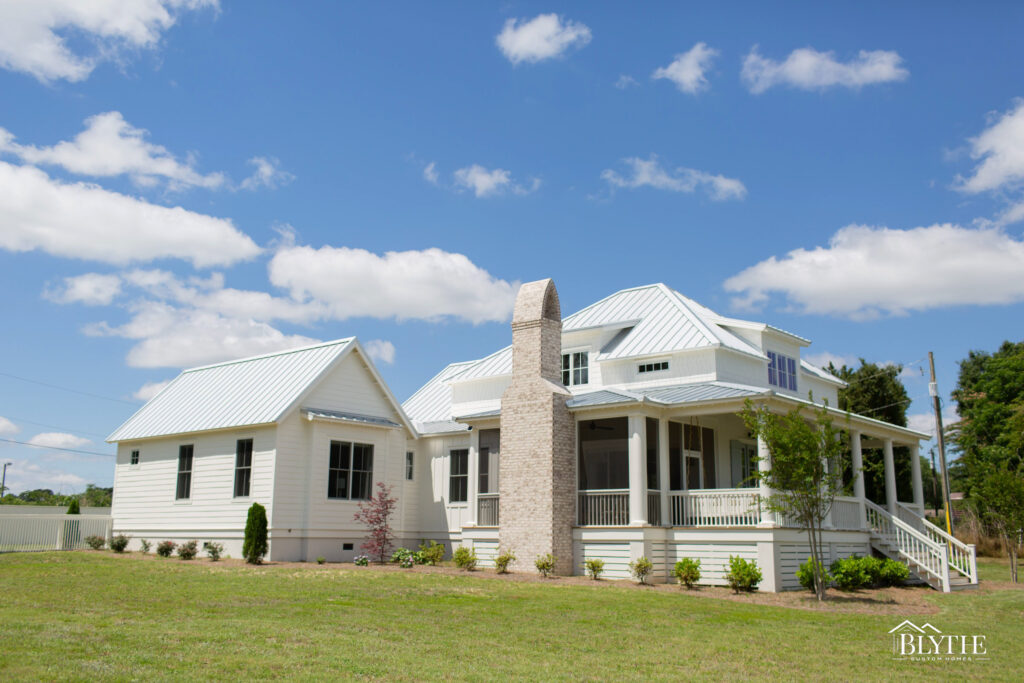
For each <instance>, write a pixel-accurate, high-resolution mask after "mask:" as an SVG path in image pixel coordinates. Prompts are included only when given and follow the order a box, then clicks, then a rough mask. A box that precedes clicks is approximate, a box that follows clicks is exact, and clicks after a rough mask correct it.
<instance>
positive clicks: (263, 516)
mask: <svg viewBox="0 0 1024 683" xmlns="http://www.w3.org/2000/svg"><path fill="white" fill-rule="evenodd" d="M266 554H267V509H266V508H265V507H263V506H262V505H260V504H259V503H253V504H252V506H250V507H249V517H248V519H246V520H245V541H243V543H242V556H243V557H245V561H246V562H248V563H249V564H261V563H262V562H263V556H264V555H266Z"/></svg>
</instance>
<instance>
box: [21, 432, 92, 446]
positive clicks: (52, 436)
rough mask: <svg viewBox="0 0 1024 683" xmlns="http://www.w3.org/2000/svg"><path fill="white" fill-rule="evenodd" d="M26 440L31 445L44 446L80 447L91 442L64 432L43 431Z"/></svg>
mask: <svg viewBox="0 0 1024 683" xmlns="http://www.w3.org/2000/svg"><path fill="white" fill-rule="evenodd" d="M28 442H29V443H30V444H32V445H33V446H44V447H46V448H82V447H83V446H88V445H89V444H90V443H92V442H91V441H89V439H86V438H84V437H81V436H75V435H74V434H67V433H65V432H43V433H42V434H36V435H35V436H33V437H32V438H31V439H29V440H28Z"/></svg>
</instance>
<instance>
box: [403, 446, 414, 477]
mask: <svg viewBox="0 0 1024 683" xmlns="http://www.w3.org/2000/svg"><path fill="white" fill-rule="evenodd" d="M415 457H416V454H415V453H413V452H412V451H406V452H405V479H406V481H412V475H413V471H412V467H413V460H414V459H415Z"/></svg>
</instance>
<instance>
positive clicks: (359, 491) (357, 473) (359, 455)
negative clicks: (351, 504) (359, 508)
mask: <svg viewBox="0 0 1024 683" xmlns="http://www.w3.org/2000/svg"><path fill="white" fill-rule="evenodd" d="M372 483H373V445H371V444H366V443H349V442H347V441H332V442H331V459H330V463H329V464H328V469H327V497H328V498H335V499H339V500H369V499H370V487H371V484H372Z"/></svg>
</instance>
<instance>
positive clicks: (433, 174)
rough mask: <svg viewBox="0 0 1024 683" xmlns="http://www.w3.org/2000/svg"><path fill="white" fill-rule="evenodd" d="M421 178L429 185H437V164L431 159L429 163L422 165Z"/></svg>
mask: <svg viewBox="0 0 1024 683" xmlns="http://www.w3.org/2000/svg"><path fill="white" fill-rule="evenodd" d="M423 179H424V180H426V181H427V182H428V183H430V184H431V185H437V180H438V175H437V164H436V163H434V162H433V161H431V162H430V163H429V164H427V165H426V166H424V167H423Z"/></svg>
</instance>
